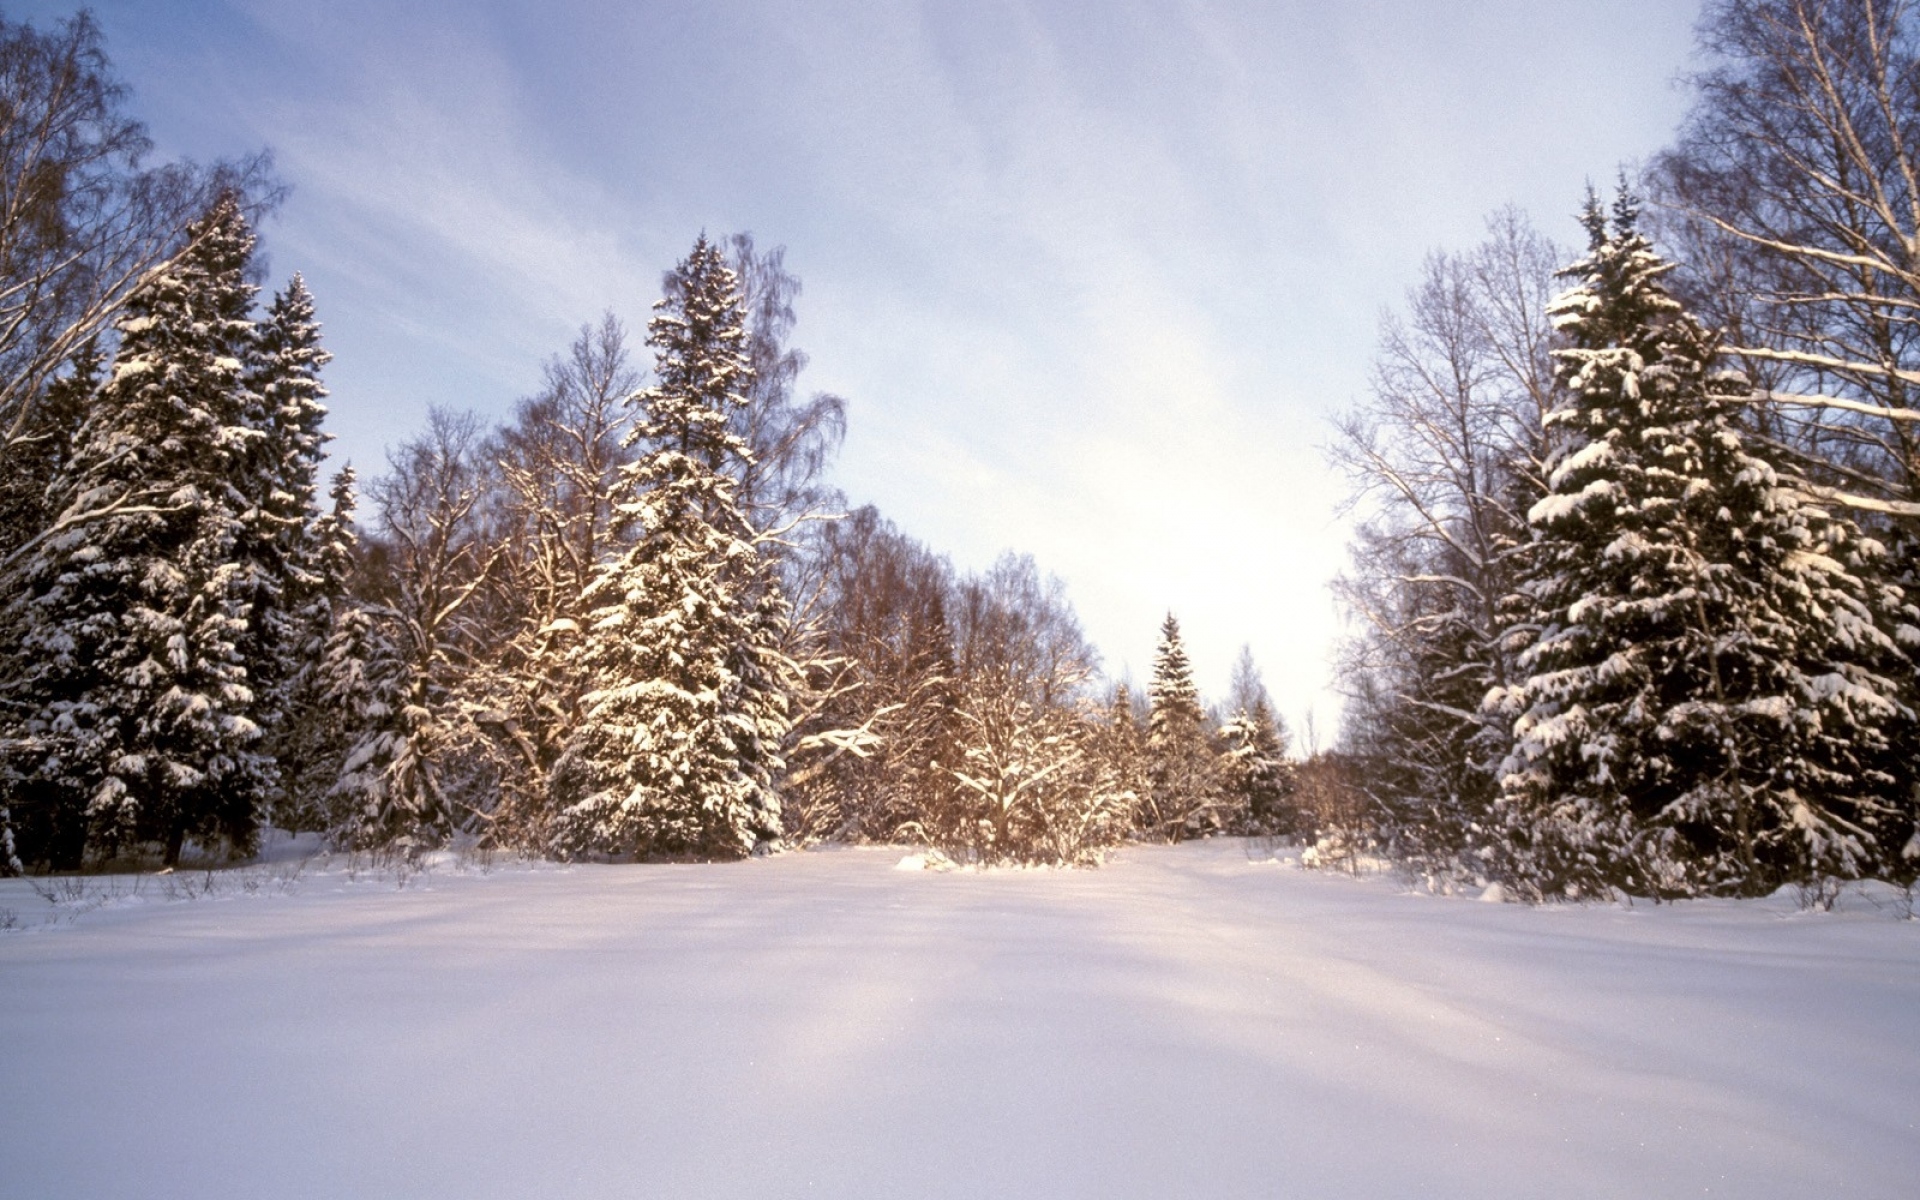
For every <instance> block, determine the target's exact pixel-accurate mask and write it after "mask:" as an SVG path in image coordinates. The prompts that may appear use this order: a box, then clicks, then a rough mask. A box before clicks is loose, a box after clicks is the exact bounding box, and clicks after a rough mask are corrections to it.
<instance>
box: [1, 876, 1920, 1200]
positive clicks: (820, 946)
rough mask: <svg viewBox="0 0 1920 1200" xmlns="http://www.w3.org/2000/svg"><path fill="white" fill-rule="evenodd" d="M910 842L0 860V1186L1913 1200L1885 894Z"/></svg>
mask: <svg viewBox="0 0 1920 1200" xmlns="http://www.w3.org/2000/svg"><path fill="white" fill-rule="evenodd" d="M902 853H903V852H902V850H901V849H900V848H898V847H894V848H874V849H857V850H849V849H828V850H822V851H813V852H806V853H793V854H786V855H780V856H776V857H773V858H769V859H760V860H753V861H748V862H743V863H737V864H730V865H710V866H705V865H703V866H695V865H686V866H667V865H660V866H619V865H602V866H577V867H572V868H558V867H552V866H540V867H526V866H512V867H501V868H496V869H493V870H491V871H490V872H487V873H481V872H478V871H475V870H467V871H464V872H463V871H458V870H455V869H454V868H453V867H452V866H451V865H450V864H445V863H443V864H442V865H441V866H440V867H439V868H437V869H436V870H434V871H431V872H429V873H428V874H426V875H420V876H414V877H413V878H411V879H410V880H407V881H406V885H405V886H404V887H400V886H396V883H397V880H396V879H395V877H393V876H392V875H390V874H389V875H385V876H381V875H377V874H376V875H366V874H359V875H357V876H349V874H348V873H347V872H345V871H344V869H342V868H340V867H339V866H337V865H336V866H333V867H328V868H325V869H309V870H308V871H307V872H306V873H305V874H303V875H302V876H301V878H299V879H298V880H297V881H296V882H293V883H291V884H287V883H286V882H285V880H286V875H285V872H286V870H287V868H286V867H285V864H282V865H280V866H279V867H275V868H272V870H273V871H276V872H279V874H276V875H274V876H273V877H272V879H273V880H277V881H279V882H278V883H273V884H272V885H270V886H262V887H259V888H257V889H256V891H255V893H254V894H244V893H243V892H241V890H240V889H238V888H237V887H236V888H227V889H224V890H223V889H220V888H216V889H215V894H214V895H213V896H211V897H203V898H201V899H197V900H192V901H177V902H167V901H165V900H164V899H163V897H162V896H161V894H160V893H159V892H158V891H157V890H155V888H154V887H149V888H145V889H143V891H142V894H141V895H140V896H139V897H135V898H125V897H124V893H123V898H122V899H120V900H119V901H116V902H113V903H109V904H107V905H105V906H102V907H95V908H92V909H91V910H90V911H84V912H82V911H80V909H81V908H83V907H85V906H84V905H80V906H74V907H73V909H72V912H71V913H70V914H68V915H70V916H71V919H65V917H61V918H60V919H54V920H48V919H47V918H46V916H45V914H47V913H54V914H56V916H57V915H58V914H59V913H60V912H61V911H62V910H60V909H58V908H55V907H51V906H49V904H48V903H47V902H46V901H44V900H42V899H41V898H40V897H38V896H36V895H35V894H34V893H33V892H32V891H31V890H30V889H29V888H28V886H27V885H26V883H24V882H23V881H7V882H5V883H4V884H0V909H11V910H13V912H14V914H15V915H16V918H17V919H18V922H19V924H20V925H22V926H24V927H25V928H24V929H18V928H16V929H14V930H11V931H8V932H6V933H0V1081H4V1083H5V1084H6V1087H5V1089H4V1094H3V1096H0V1194H5V1195H9V1196H22V1197H25V1196H36V1197H61V1196H135V1195H138V1196H142V1197H169V1196H181V1197H189V1196H191V1197H220V1196H266V1195H271V1196H279V1197H302V1196H326V1197H341V1196H353V1197H387V1196H392V1197H442V1196H444V1197H495V1196H498V1197H509V1196H511V1197H532V1196H540V1197H627V1196H671V1197H706V1196H743V1197H744V1196H753V1197H768V1196H772V1197H779V1196H802V1195H806V1196H834V1197H869V1196H872V1197H879V1196H888V1197H892V1196H967V1197H1027V1196H1031V1197H1079V1196H1087V1197H1095V1196H1098V1197H1124V1196H1141V1197H1149V1196H1150V1197H1175V1196H1181V1197H1184V1196H1195V1197H1201V1196H1204V1197H1226V1196H1262V1197H1279V1196H1301V1197H1307V1196H1312V1197H1329V1196H1365V1197H1398V1196H1407V1197H1413V1196H1421V1197H1428V1196H1462V1197H1472V1198H1474V1200H1487V1198H1491V1197H1507V1196H1511V1197H1539V1196H1548V1195H1551V1196H1555V1197H1582V1196H1609V1197H1613V1196H1620V1197H1665V1196H1698V1195H1726V1196H1741V1197H1773V1196H1778V1197H1790V1196H1791V1197H1804V1196H1850V1197H1910V1196H1913V1195H1915V1194H1916V1193H1915V1191H1914V1188H1915V1180H1916V1179H1920V1128H1917V1127H1916V1121H1920V922H1914V921H1906V920H1900V919H1898V918H1897V917H1896V915H1895V914H1894V912H1893V911H1892V910H1891V909H1889V908H1886V907H1882V906H1878V905H1876V904H1875V903H1873V902H1872V898H1871V897H1869V896H1866V895H1862V894H1858V893H1849V894H1847V895H1846V896H1844V897H1843V898H1842V900H1841V903H1840V906H1839V908H1838V910H1837V911H1835V912H1833V913H1814V912H1800V911H1797V909H1796V906H1795V905H1794V904H1793V902H1792V900H1791V899H1790V898H1788V897H1784V896H1783V897H1779V898H1776V899H1773V900H1768V901H1760V902H1742V903H1734V902H1695V903H1688V904H1683V905H1678V906H1663V907H1660V908H1654V907H1650V906H1645V905H1641V906H1637V907H1633V908H1625V907H1619V906H1611V905H1594V906H1562V907H1546V908H1526V907H1522V906H1518V905H1512V904H1489V903H1474V902H1471V901H1470V900H1469V899H1468V898H1465V897H1441V896H1432V895H1427V894H1424V893H1421V892H1410V891H1409V890H1408V889H1407V887H1406V885H1404V884H1402V883H1398V882H1396V881H1394V880H1393V879H1392V878H1391V877H1387V876H1374V877H1368V878H1360V879H1355V878H1351V877H1347V876H1342V875H1339V874H1336V873H1332V872H1322V871H1308V870H1303V869H1301V868H1300V867H1298V865H1297V864H1296V863H1295V862H1293V861H1290V857H1289V854H1288V853H1287V852H1282V854H1281V855H1280V856H1279V858H1278V859H1275V858H1273V857H1269V856H1268V854H1267V851H1266V849H1265V848H1264V847H1262V846H1261V845H1260V844H1258V843H1248V842H1242V841H1237V840H1219V841H1212V842H1205V843H1199V844H1190V845H1186V846H1178V847H1153V848H1147V847H1142V848H1133V849H1129V850H1127V851H1125V852H1124V853H1122V854H1121V855H1119V856H1118V858H1117V859H1116V860H1114V861H1112V862H1110V863H1109V864H1108V865H1107V866H1105V867H1103V868H1101V869H1098V870H1090V871H1043V870H1009V871H988V872H978V871H966V870H960V871H915V870H897V869H895V868H896V865H899V864H900V860H901V856H902ZM254 870H256V871H262V870H267V868H255V869H254ZM149 883H154V881H151V880H150V881H149ZM155 886H156V887H157V884H156V885H155ZM1883 899H1884V898H1883ZM5 915H6V914H5V912H3V911H0V918H4V917H5Z"/></svg>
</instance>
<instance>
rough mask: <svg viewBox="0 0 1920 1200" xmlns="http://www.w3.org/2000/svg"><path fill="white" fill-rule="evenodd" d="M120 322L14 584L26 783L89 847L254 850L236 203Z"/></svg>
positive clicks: (193, 237)
mask: <svg viewBox="0 0 1920 1200" xmlns="http://www.w3.org/2000/svg"><path fill="white" fill-rule="evenodd" d="M188 236H189V239H190V246H189V250H188V252H187V253H185V254H184V255H183V256H182V257H180V258H179V259H178V260H176V262H175V264H174V265H173V266H171V267H170V268H168V269H166V270H164V271H161V272H158V273H156V274H155V275H153V276H151V277H149V278H148V280H147V281H146V282H145V283H144V284H143V285H142V286H141V288H140V290H139V291H138V292H137V293H136V294H135V296H134V297H133V299H132V300H131V301H130V302H129V304H128V306H127V309H126V311H125V313H124V315H123V316H122V317H121V319H120V320H119V322H118V333H119V351H118V354H117V356H116V359H115V364H114V369H113V373H112V376H111V378H110V379H109V380H108V382H107V383H106V385H105V387H104V389H103V391H102V393H101V396H100V399H99V402H98V405H97V410H96V412H95V413H94V415H93V416H92V418H91V419H89V421H88V422H87V425H86V427H85V429H84V431H83V433H82V435H81V437H80V439H79V442H78V445H77V447H76V449H75V451H74V455H73V459H72V462H71V463H70V464H69V465H68V467H67V469H66V470H65V471H64V472H63V473H62V478H61V479H60V480H59V481H58V482H57V484H56V489H55V490H56V493H57V494H58V496H59V497H60V499H61V500H62V501H63V502H64V506H65V507H64V511H63V512H62V514H61V516H60V518H58V520H59V521H61V522H62V523H63V528H61V529H60V531H59V532H58V533H56V534H55V535H54V536H51V537H49V538H47V539H46V540H45V541H44V542H43V543H42V544H41V545H40V546H39V547H38V549H37V551H36V553H35V554H34V556H33V558H32V560H31V561H30V562H29V563H28V565H27V568H26V580H27V585H28V589H27V592H26V594H25V595H24V596H22V597H20V598H19V601H18V602H19V603H21V604H22V605H23V606H24V608H25V619H26V624H27V632H26V637H25V643H24V644H25V649H26V651H27V655H28V661H29V663H30V668H29V671H28V673H27V676H26V678H25V679H24V680H23V681H22V683H23V684H24V689H23V690H24V691H25V692H26V693H27V695H28V697H29V699H30V704H29V705H28V711H27V716H26V720H25V721H24V722H23V723H22V725H21V726H20V727H19V728H18V730H17V731H16V737H15V738H14V739H13V744H14V746H15V749H16V753H17V754H18V755H20V756H23V757H24V758H25V759H26V760H27V762H26V764H25V766H26V769H25V770H24V771H22V774H24V775H27V776H29V777H30V778H32V779H34V780H35V781H36V782H37V783H39V784H41V785H43V786H46V787H49V788H51V789H52V790H53V792H54V793H55V794H56V796H57V803H59V804H61V805H63V806H65V807H66V808H67V810H68V811H71V812H83V813H84V814H85V818H86V820H87V822H88V824H89V826H90V829H91V832H92V834H93V835H94V836H95V837H96V838H97V840H98V841H99V843H100V844H101V845H102V846H103V847H111V846H113V845H116V844H119V843H121V842H124V841H125V840H127V839H129V838H134V839H141V840H146V839H158V840H160V841H162V842H163V843H164V844H165V854H166V860H167V861H168V862H173V861H175V860H177V858H178V856H179V853H180V847H181V843H182V841H183V839H184V838H185V837H187V836H189V835H193V836H199V837H210V836H217V837H221V838H224V839H226V840H227V841H228V842H229V843H231V844H232V845H234V846H236V847H240V848H245V847H247V846H249V845H250V843H251V842H252V839H253V837H254V833H255V828H256V819H257V818H256V806H257V802H258V800H259V797H260V789H261V785H262V782H263V780H264V777H265V770H264V764H263V763H262V761H261V759H260V757H259V755H258V753H257V751H256V749H255V747H256V743H257V741H258V737H259V729H258V727H257V725H256V723H255V721H254V719H253V713H254V694H253V691H252V689H251V687H250V683H249V680H248V678H247V671H246V663H245V661H244V658H243V643H244V641H245V639H246V637H247V622H248V608H247V596H246V591H247V580H246V578H245V572H244V569H243V568H242V566H241V565H240V564H238V563H237V562H236V550H237V548H238V546H239V544H240V542H241V540H242V538H243V536H244V533H245V527H244V517H245V514H246V513H247V511H248V507H249V505H248V499H247V497H246V496H245V495H244V494H243V492H242V490H241V486H240V484H239V483H238V482H237V481H240V480H244V478H245V468H246V464H247V462H248V460H249V457H250V455H251V454H252V451H253V448H254V447H253V443H254V441H255V438H256V431H255V430H253V429H250V428H249V427H248V424H247V421H246V407H247V406H246V402H245V387H244V383H243V381H242V379H241V377H240V371H241V367H240V364H241V360H242V357H243V356H244V354H245V351H246V347H247V346H248V345H249V343H250V341H251V337H252V332H253V329H252V323H251V321H250V319H249V311H250V309H251V306H252V301H253V288H252V287H251V286H250V285H249V284H248V283H247V282H246V278H245V273H246V268H247V264H248V260H249V258H250V256H251V254H252V250H253V235H252V234H251V233H250V232H249V230H248V229H247V224H246V220H245V218H244V217H243V216H242V215H241V212H240V209H239V206H238V204H237V203H236V202H235V200H234V199H233V198H232V197H227V198H224V199H222V200H221V201H220V202H219V203H218V204H216V205H215V207H214V208H213V209H212V210H211V211H210V212H209V213H208V214H207V216H206V217H205V218H203V219H202V220H201V221H200V222H199V223H197V224H196V225H195V226H194V227H192V228H191V229H190V230H189V232H188Z"/></svg>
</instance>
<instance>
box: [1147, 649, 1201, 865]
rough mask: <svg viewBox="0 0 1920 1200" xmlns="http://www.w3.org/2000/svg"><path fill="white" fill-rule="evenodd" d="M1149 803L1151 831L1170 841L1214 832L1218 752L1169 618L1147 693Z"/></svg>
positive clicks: (1191, 673)
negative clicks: (1215, 753) (1215, 755)
mask: <svg viewBox="0 0 1920 1200" xmlns="http://www.w3.org/2000/svg"><path fill="white" fill-rule="evenodd" d="M1147 696H1148V699H1149V701H1150V703H1151V707H1150V709H1149V712H1148V716H1147V780H1148V789H1149V790H1148V802H1147V804H1146V805H1144V806H1142V811H1143V819H1144V821H1145V826H1146V828H1147V829H1148V830H1149V831H1151V832H1153V833H1156V834H1158V835H1159V836H1162V837H1166V838H1169V839H1178V838H1181V837H1192V836H1195V835H1198V834H1201V833H1205V832H1209V831H1210V830H1212V829H1213V828H1215V826H1216V824H1217V816H1218V814H1217V813H1216V812H1215V811H1214V805H1215V801H1216V800H1217V798H1218V797H1217V791H1218V780H1217V779H1216V772H1215V769H1214V761H1213V750H1212V748H1211V747H1210V746H1209V745H1208V744H1207V729H1206V712H1205V710H1204V709H1202V708H1201V706H1200V690H1199V689H1198V688H1197V687H1195V686H1194V683H1193V668H1192V666H1191V665H1190V664H1189V663H1188V662H1187V648H1186V646H1185V644H1184V643H1183V642H1182V641H1181V640H1180V623H1179V622H1178V621H1176V620H1174V617H1173V614H1172V613H1168V614H1167V619H1166V620H1165V621H1164V622H1162V623H1161V626H1160V647H1159V649H1158V650H1157V651H1156V652H1155V653H1154V658H1153V680H1152V682H1151V683H1150V684H1149V685H1148V687H1147Z"/></svg>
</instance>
